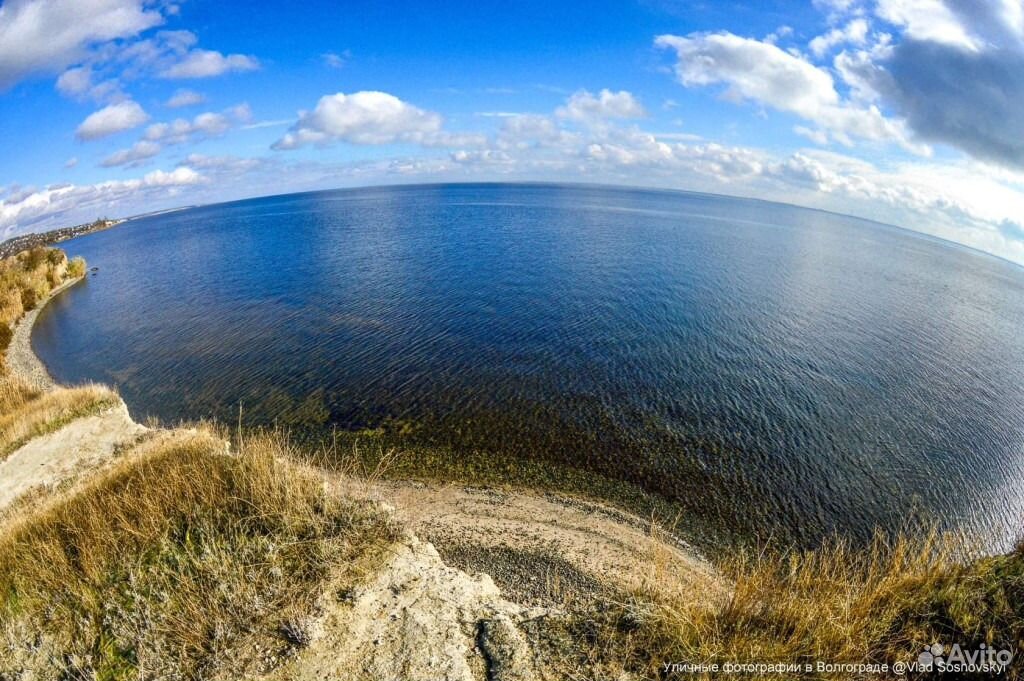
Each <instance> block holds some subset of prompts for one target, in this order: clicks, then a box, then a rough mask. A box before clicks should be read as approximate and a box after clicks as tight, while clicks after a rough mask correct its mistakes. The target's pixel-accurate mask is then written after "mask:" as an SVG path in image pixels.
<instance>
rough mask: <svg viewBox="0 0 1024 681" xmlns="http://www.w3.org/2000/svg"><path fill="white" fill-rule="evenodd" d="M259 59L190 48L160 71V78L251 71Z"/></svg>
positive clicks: (257, 66) (203, 76)
mask: <svg viewBox="0 0 1024 681" xmlns="http://www.w3.org/2000/svg"><path fill="white" fill-rule="evenodd" d="M259 65H260V64H259V61H258V60H257V59H256V58H255V57H252V56H249V55H244V54H229V55H224V54H221V53H220V52H217V51H216V50H202V49H194V50H190V51H189V52H188V53H187V54H185V56H184V57H183V58H182V59H181V61H179V62H178V63H176V64H174V65H172V66H168V67H167V68H165V69H164V70H163V71H161V72H160V76H161V77H162V78H212V77H213V76H220V75H222V74H225V73H228V72H229V71H253V70H255V69H258V68H259Z"/></svg>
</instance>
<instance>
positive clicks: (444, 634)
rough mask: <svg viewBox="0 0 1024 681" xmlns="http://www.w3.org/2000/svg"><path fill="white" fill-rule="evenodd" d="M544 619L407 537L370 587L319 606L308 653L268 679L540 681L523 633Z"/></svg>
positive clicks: (538, 612) (535, 658)
mask: <svg viewBox="0 0 1024 681" xmlns="http://www.w3.org/2000/svg"><path fill="white" fill-rule="evenodd" d="M548 614H550V613H549V611H547V610H544V609H540V608H532V609H530V608H525V607H523V606H520V605H517V604H516V603H512V602H510V601H508V600H505V599H504V598H503V597H502V594H501V592H500V591H499V589H498V587H496V586H495V584H494V582H493V581H492V580H491V578H490V577H489V576H487V575H484V574H481V575H476V576H470V575H468V574H466V573H465V572H462V571H461V570H457V569H455V568H452V567H449V566H447V565H445V564H444V562H443V561H442V560H441V558H440V556H439V555H438V553H437V551H436V550H435V549H434V547H433V546H432V545H431V544H429V543H426V542H422V541H420V540H418V539H416V538H415V537H413V536H409V537H408V538H407V539H406V540H405V541H404V542H403V543H401V544H398V545H396V546H395V547H394V550H393V554H392V555H391V557H390V558H389V559H388V560H387V561H386V563H385V564H384V566H383V567H382V568H381V569H380V571H379V572H378V573H376V575H375V576H374V577H373V578H372V579H371V580H370V581H369V582H368V583H366V584H365V585H364V586H362V587H360V588H359V589H358V590H356V591H355V592H353V593H350V594H345V595H344V597H343V598H342V599H341V600H337V599H335V602H333V603H330V604H326V605H325V613H324V616H323V619H322V620H321V622H320V623H319V624H318V626H316V627H315V631H316V634H314V636H313V637H312V641H311V642H310V644H309V646H308V647H307V648H306V649H305V650H303V651H302V652H301V653H300V654H299V655H298V656H297V657H296V658H295V659H293V660H292V661H291V662H290V663H289V664H288V665H287V666H286V667H285V668H283V669H281V670H279V672H278V673H277V674H275V675H274V678H277V679H295V680H298V679H403V681H482V680H487V681H533V680H535V679H540V678H542V677H543V675H542V673H541V671H540V669H539V660H538V656H537V655H536V654H535V651H534V650H533V649H532V647H531V644H530V642H529V638H528V636H527V635H526V634H525V632H524V631H523V629H522V628H521V626H522V625H523V624H524V623H527V622H529V621H530V620H534V619H536V618H540V617H545V616H547V615H548Z"/></svg>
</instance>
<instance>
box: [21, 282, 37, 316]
mask: <svg viewBox="0 0 1024 681" xmlns="http://www.w3.org/2000/svg"><path fill="white" fill-rule="evenodd" d="M38 302H39V299H38V296H37V295H36V290H35V289H34V288H23V289H21V306H22V307H23V308H25V312H28V311H29V310H31V309H34V308H35V306H36V303H38Z"/></svg>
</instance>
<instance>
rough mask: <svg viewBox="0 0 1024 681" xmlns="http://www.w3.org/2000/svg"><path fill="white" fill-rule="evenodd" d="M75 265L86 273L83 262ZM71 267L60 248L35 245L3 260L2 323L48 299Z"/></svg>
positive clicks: (0, 262) (0, 286)
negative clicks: (36, 246) (36, 302)
mask: <svg viewBox="0 0 1024 681" xmlns="http://www.w3.org/2000/svg"><path fill="white" fill-rule="evenodd" d="M78 260H81V259H80V258H79V259H78ZM73 267H74V269H75V270H76V271H77V270H81V272H82V274H84V273H85V262H84V261H81V262H80V263H76V264H74V266H73ZM68 269H69V263H68V258H67V256H66V255H65V254H64V251H62V250H60V249H58V248H44V247H38V248H33V249H31V250H28V251H24V252H22V253H19V254H17V255H14V256H11V257H9V258H4V259H3V260H0V323H3V324H6V325H7V326H8V327H10V326H11V325H13V324H14V323H15V322H16V321H18V320H19V319H21V316H22V315H23V314H25V312H27V311H28V310H30V309H32V307H34V304H35V303H34V302H33V301H40V300H43V299H45V298H46V296H48V295H49V294H50V291H51V290H53V289H54V288H56V287H57V286H60V285H61V284H62V283H64V281H65V280H67V279H68V278H69V277H70V276H72V275H70V274H69V272H68ZM79 276H80V275H79ZM5 347H6V346H5ZM3 349H5V348H0V350H3Z"/></svg>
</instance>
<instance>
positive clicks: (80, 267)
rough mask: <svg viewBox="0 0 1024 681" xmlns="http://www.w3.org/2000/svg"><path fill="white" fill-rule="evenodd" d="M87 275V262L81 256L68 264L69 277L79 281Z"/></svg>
mask: <svg viewBox="0 0 1024 681" xmlns="http://www.w3.org/2000/svg"><path fill="white" fill-rule="evenodd" d="M83 275H85V260H84V259H83V258H82V257H81V256H75V257H74V258H72V259H71V262H69V263H68V276H69V277H71V278H72V279H77V278H78V277H81V276H83Z"/></svg>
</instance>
